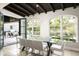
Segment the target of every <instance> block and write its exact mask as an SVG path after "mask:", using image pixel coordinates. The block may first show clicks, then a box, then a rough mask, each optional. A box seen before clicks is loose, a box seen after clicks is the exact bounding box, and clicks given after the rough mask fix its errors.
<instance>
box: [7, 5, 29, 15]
mask: <svg viewBox="0 0 79 59" xmlns="http://www.w3.org/2000/svg"><path fill="white" fill-rule="evenodd" d="M7 8H9V9H11V10H13V11H15V12H17V13H20V14H22V15H24V16H25V15H26V14H24V13H22V12H20V11H19V10H16V9H15V8H12V7H10V6H7ZM17 13H16V14H17ZM27 16H29V15H27Z"/></svg>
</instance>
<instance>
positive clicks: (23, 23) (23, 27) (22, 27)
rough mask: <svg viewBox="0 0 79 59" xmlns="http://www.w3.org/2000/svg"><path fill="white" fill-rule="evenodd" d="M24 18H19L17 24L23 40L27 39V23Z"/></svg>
mask: <svg viewBox="0 0 79 59" xmlns="http://www.w3.org/2000/svg"><path fill="white" fill-rule="evenodd" d="M26 21H27V20H26V18H21V19H20V22H19V27H20V28H19V32H20V35H21V36H22V37H23V38H27V31H26V29H27V22H26Z"/></svg>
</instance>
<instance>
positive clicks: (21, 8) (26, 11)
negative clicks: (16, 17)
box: [12, 4, 32, 15]
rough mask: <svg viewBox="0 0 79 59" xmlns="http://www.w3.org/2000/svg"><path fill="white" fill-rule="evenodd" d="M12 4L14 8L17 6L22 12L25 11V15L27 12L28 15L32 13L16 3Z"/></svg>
mask: <svg viewBox="0 0 79 59" xmlns="http://www.w3.org/2000/svg"><path fill="white" fill-rule="evenodd" d="M12 5H13V6H15V7H16V8H19V9H20V10H22V11H23V13H25V14H26V15H27V14H28V15H30V14H32V13H30V12H29V11H28V10H26V9H24V8H23V7H21V6H19V5H17V4H12Z"/></svg>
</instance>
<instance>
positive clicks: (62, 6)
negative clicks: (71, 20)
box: [61, 3, 65, 11]
mask: <svg viewBox="0 0 79 59" xmlns="http://www.w3.org/2000/svg"><path fill="white" fill-rule="evenodd" d="M61 9H62V10H63V11H64V9H65V8H64V4H63V3H61Z"/></svg>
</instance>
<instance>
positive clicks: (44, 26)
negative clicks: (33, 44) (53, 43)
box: [26, 7, 79, 41]
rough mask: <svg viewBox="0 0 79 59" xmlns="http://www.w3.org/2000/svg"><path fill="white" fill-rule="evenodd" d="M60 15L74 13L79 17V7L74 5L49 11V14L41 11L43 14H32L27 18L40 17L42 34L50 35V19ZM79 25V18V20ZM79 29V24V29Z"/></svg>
mask: <svg viewBox="0 0 79 59" xmlns="http://www.w3.org/2000/svg"><path fill="white" fill-rule="evenodd" d="M59 15H74V16H77V17H78V19H79V7H77V8H76V9H74V8H73V7H71V8H66V9H65V10H64V11H62V9H60V10H56V11H55V12H53V11H49V12H47V14H45V13H41V14H38V13H37V14H35V15H30V16H29V17H26V18H27V20H31V19H37V18H38V19H39V20H40V22H41V23H40V36H42V37H49V29H50V28H49V20H50V19H51V18H53V17H55V16H59ZM77 22H78V25H79V20H78V21H77ZM78 29H79V26H77V30H78ZM77 39H78V41H79V31H77Z"/></svg>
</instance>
